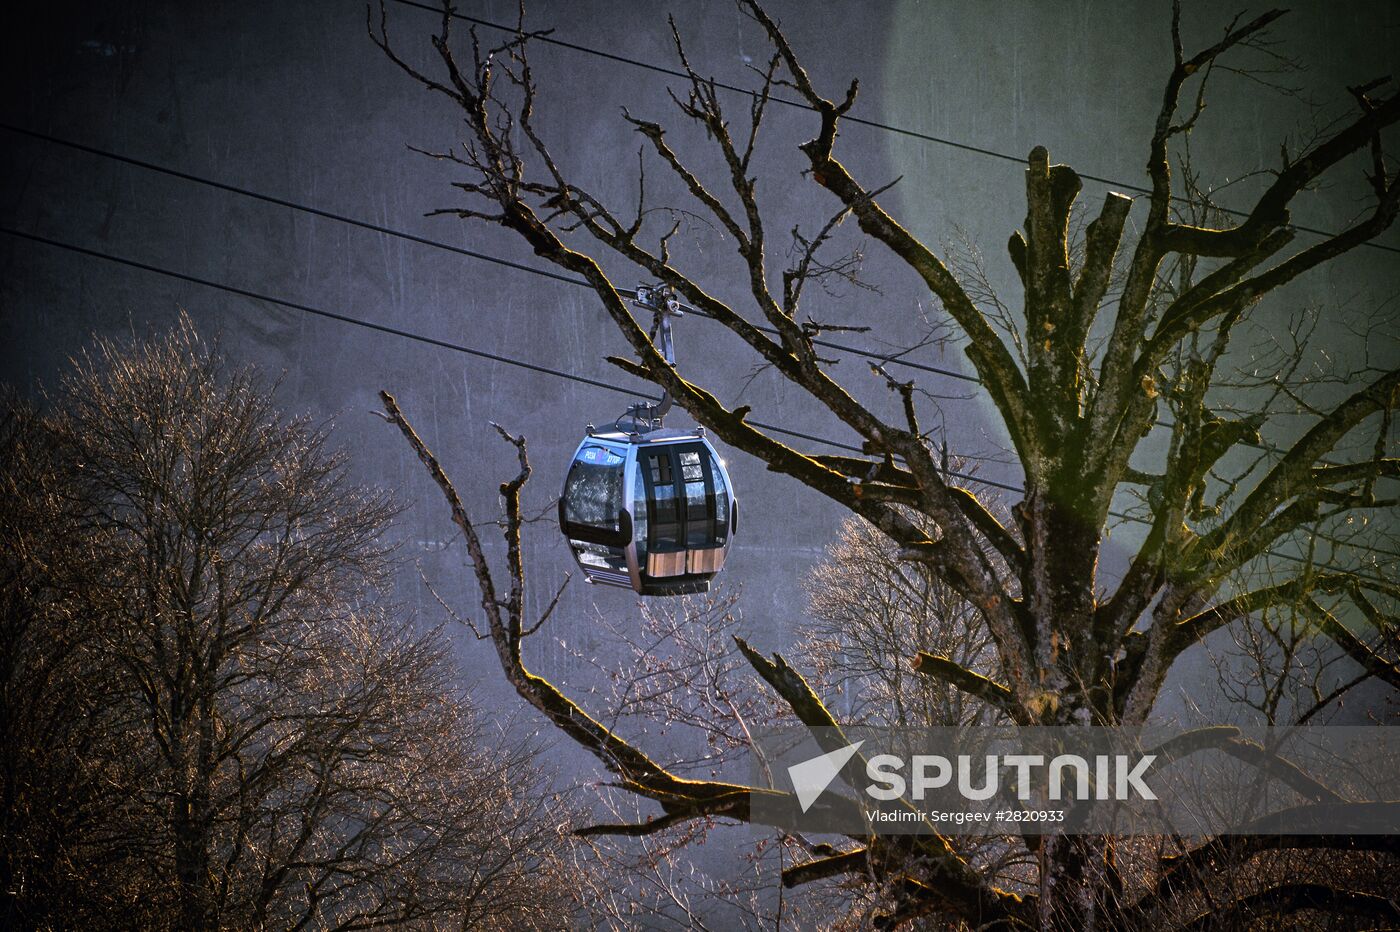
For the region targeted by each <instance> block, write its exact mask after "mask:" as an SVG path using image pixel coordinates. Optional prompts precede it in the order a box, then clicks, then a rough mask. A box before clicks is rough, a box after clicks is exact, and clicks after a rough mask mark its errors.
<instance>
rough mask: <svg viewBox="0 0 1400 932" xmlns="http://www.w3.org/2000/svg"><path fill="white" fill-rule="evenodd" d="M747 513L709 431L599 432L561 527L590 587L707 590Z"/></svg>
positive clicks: (580, 461)
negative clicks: (741, 512)
mask: <svg viewBox="0 0 1400 932" xmlns="http://www.w3.org/2000/svg"><path fill="white" fill-rule="evenodd" d="M738 516H739V506H738V503H737V502H736V501H735V499H734V493H733V489H732V487H731V486H730V484H729V474H728V473H727V472H725V469H724V462H723V461H722V460H721V459H720V458H719V454H718V453H716V452H715V448H714V447H712V446H710V442H709V441H708V440H706V439H705V436H704V431H703V429H696V430H674V429H661V430H653V431H650V432H648V433H645V434H638V433H623V432H621V431H613V432H602V431H600V432H597V433H592V432H590V434H589V436H588V437H586V438H584V441H583V442H582V443H580V444H579V446H578V450H576V451H575V452H574V458H573V461H572V462H571V463H570V465H569V471H568V475H567V476H565V478H564V493H563V495H562V496H560V499H559V526H560V528H561V529H562V530H563V532H564V536H565V538H566V539H567V540H568V542H569V549H570V550H571V551H572V552H573V555H574V559H575V560H576V561H578V565H579V568H580V569H581V570H583V572H584V575H585V577H586V578H587V579H588V581H589V582H593V583H602V584H604V585H609V586H625V587H627V588H629V589H632V590H633V591H635V592H637V593H640V594H641V595H663V596H664V595H683V594H686V593H691V592H705V591H708V590H709V588H710V580H711V579H713V578H714V576H715V574H717V573H718V572H719V571H720V570H721V569H722V568H723V567H724V558H725V556H726V554H728V552H729V545H730V543H731V542H732V541H733V540H734V531H735V526H736V524H737V522H738Z"/></svg>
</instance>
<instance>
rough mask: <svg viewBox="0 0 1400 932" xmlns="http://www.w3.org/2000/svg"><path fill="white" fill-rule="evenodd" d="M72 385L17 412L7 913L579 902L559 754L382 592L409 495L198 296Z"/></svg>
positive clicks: (489, 922) (55, 916)
mask: <svg viewBox="0 0 1400 932" xmlns="http://www.w3.org/2000/svg"><path fill="white" fill-rule="evenodd" d="M52 401H53V403H54V406H55V410H54V411H53V412H52V413H50V414H47V415H45V416H43V417H38V416H36V415H34V414H32V413H29V412H27V411H25V410H23V409H21V408H19V407H18V406H16V405H11V406H10V410H9V411H8V412H7V417H8V418H9V421H8V425H9V426H7V428H6V431H5V435H4V437H3V441H4V443H5V444H6V446H7V452H8V453H13V454H17V455H16V456H15V457H14V459H9V458H7V466H6V471H5V481H6V485H7V487H6V493H7V495H6V503H5V509H6V510H5V514H4V523H5V532H6V545H5V546H6V551H5V557H6V560H5V568H6V578H5V580H4V581H5V600H6V601H5V605H4V608H5V610H6V614H5V625H6V629H5V633H6V634H7V637H6V639H5V643H4V645H3V651H0V656H3V659H4V661H5V669H4V670H3V671H0V672H3V673H4V674H5V679H4V681H3V685H4V703H3V705H2V706H0V727H3V728H4V730H5V731H4V734H5V738H6V742H5V747H4V763H5V791H6V793H7V796H9V797H10V799H9V800H7V802H11V805H7V807H6V819H7V824H6V834H5V837H6V846H5V847H6V850H5V861H4V863H5V868H6V871H7V876H6V878H5V880H6V885H5V888H4V889H5V893H6V896H7V909H8V910H9V911H10V917H11V919H13V920H14V924H15V925H19V926H40V927H73V926H104V927H116V926H130V925H135V926H140V927H143V928H181V929H214V928H267V927H273V928H287V929H301V928H316V929H346V930H349V929H363V928H370V927H379V926H384V925H409V926H415V927H432V928H436V927H440V926H443V925H445V924H454V925H455V924H460V925H467V926H471V927H474V928H493V927H499V928H507V927H508V928H521V927H531V928H562V927H564V926H566V925H567V924H568V921H569V920H568V917H569V915H570V912H571V909H572V901H571V899H570V895H569V891H568V889H567V888H566V886H565V882H564V875H563V871H564V867H565V864H566V854H567V852H566V851H565V849H564V838H563V837H562V836H561V835H560V833H559V831H558V828H557V826H558V813H557V812H555V811H554V810H555V809H556V808H557V807H556V806H555V804H553V803H552V802H551V801H550V799H549V795H548V792H547V785H548V784H547V780H546V779H545V777H546V775H545V774H544V773H543V772H542V771H541V770H540V768H539V767H538V766H537V765H536V764H535V763H534V760H533V755H532V754H531V753H530V752H528V750H519V751H503V750H502V749H501V748H499V747H492V746H491V745H490V744H489V743H488V742H487V740H486V736H485V734H484V732H483V731H482V727H481V725H480V724H479V723H478V720H477V718H476V716H475V714H474V713H473V711H472V710H471V708H470V706H469V704H468V701H467V697H466V696H465V694H464V693H463V692H462V690H461V687H460V686H459V685H457V683H456V682H455V680H456V677H457V671H456V669H455V667H454V666H453V664H452V663H451V662H450V660H449V655H448V647H449V645H448V642H447V640H446V639H445V637H444V636H443V635H442V633H441V632H440V630H438V629H432V630H428V631H426V632H424V631H420V630H418V625H417V623H416V622H415V621H414V620H413V619H412V618H411V617H409V616H406V615H405V614H404V613H403V612H402V611H400V610H399V609H398V608H397V607H396V606H394V605H393V604H392V603H390V602H388V601H386V600H385V598H384V597H383V596H381V595H380V593H382V592H385V591H388V589H389V586H388V583H389V581H390V573H391V572H392V570H393V568H394V563H393V562H392V559H391V557H392V553H391V549H392V548H391V546H390V544H389V542H388V540H387V538H386V536H385V535H386V531H387V529H388V527H389V521H390V519H391V518H392V516H393V515H394V513H395V510H396V506H395V505H394V503H393V502H392V500H391V499H390V498H389V497H388V496H387V494H386V493H384V492H382V491H378V490H375V489H371V488H366V487H361V486H357V485H355V484H353V483H352V482H351V480H350V478H349V476H348V473H347V469H346V461H345V457H344V455H343V454H341V453H339V452H335V451H333V450H332V449H331V448H330V447H329V446H328V435H327V433H326V431H325V430H322V429H315V428H313V427H312V426H310V425H309V424H307V423H306V422H305V421H304V420H288V419H287V418H285V417H283V416H282V415H281V414H280V413H279V411H278V409H277V407H276V405H275V403H274V400H273V396H272V392H271V390H270V389H269V388H268V386H266V385H264V384H262V383H261V381H260V380H259V378H258V377H257V375H256V373H255V372H254V371H253V370H251V369H241V370H233V369H230V368H229V367H228V366H227V365H226V364H225V363H224V361H223V359H222V356H221V354H220V353H218V352H217V351H216V350H213V349H211V348H210V347H209V346H207V345H206V344H205V343H203V342H202V341H201V340H200V338H199V337H198V336H197V335H196V334H195V332H194V330H193V328H192V327H191V325H190V324H189V322H188V321H187V320H185V321H183V322H182V323H181V325H180V326H179V327H178V328H177V329H176V330H175V331H174V332H173V333H172V334H170V335H169V336H167V337H165V338H162V339H157V340H154V341H150V342H146V343H140V344H136V345H133V346H130V347H126V346H121V345H118V344H114V343H110V342H105V341H104V342H100V343H99V344H98V346H97V349H96V350H95V351H94V352H93V353H90V354H88V355H86V356H84V357H83V359H82V360H81V361H80V362H79V364H78V365H77V367H76V371H75V372H74V373H73V374H71V375H70V376H68V377H67V378H65V379H64V381H63V382H62V385H61V389H60V391H59V392H58V393H57V395H56V397H55V398H54V399H52ZM12 533H13V536H11V535H12Z"/></svg>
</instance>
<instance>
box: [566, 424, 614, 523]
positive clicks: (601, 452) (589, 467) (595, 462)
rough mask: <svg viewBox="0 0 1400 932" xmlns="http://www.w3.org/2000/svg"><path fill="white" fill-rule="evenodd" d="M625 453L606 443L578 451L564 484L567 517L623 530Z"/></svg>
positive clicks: (580, 521)
mask: <svg viewBox="0 0 1400 932" xmlns="http://www.w3.org/2000/svg"><path fill="white" fill-rule="evenodd" d="M624 462H626V457H624V456H623V455H622V454H620V453H616V452H614V451H612V450H609V449H608V448H607V447H604V446H596V445H594V446H586V447H584V448H583V449H582V450H580V451H579V454H578V457H577V458H576V459H575V460H574V465H573V468H572V469H570V470H569V478H568V481H567V482H566V483H565V485H564V517H565V520H567V521H568V522H569V523H570V524H582V525H585V526H587V527H590V528H593V529H595V530H599V531H612V532H613V533H617V532H618V531H619V530H621V527H622V525H621V520H622V512H623V508H624V500H623V495H622V491H623V485H622V476H623V470H622V467H623V463H624Z"/></svg>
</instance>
